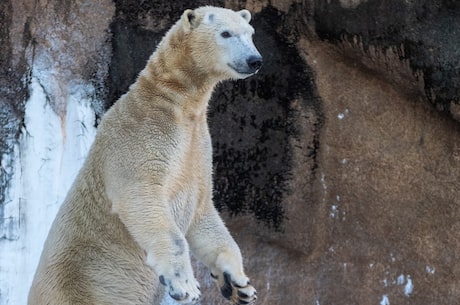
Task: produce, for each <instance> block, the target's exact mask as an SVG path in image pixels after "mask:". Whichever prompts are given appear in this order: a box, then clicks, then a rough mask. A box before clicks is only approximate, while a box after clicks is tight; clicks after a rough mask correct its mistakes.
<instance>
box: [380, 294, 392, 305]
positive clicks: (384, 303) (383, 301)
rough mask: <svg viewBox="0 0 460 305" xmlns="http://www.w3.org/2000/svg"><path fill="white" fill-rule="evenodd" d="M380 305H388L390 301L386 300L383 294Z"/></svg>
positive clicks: (386, 297)
mask: <svg viewBox="0 0 460 305" xmlns="http://www.w3.org/2000/svg"><path fill="white" fill-rule="evenodd" d="M380 305H390V300H389V299H388V296H387V295H386V294H384V295H383V296H382V300H381V301H380Z"/></svg>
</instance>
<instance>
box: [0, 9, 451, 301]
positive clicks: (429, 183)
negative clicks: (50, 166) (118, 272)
mask: <svg viewBox="0 0 460 305" xmlns="http://www.w3.org/2000/svg"><path fill="white" fill-rule="evenodd" d="M45 2H46V3H45ZM45 2H43V1H33V0H23V1H17V2H14V3H13V2H12V1H4V2H2V4H0V6H1V8H2V10H0V12H3V13H0V21H1V23H2V25H4V26H2V27H1V29H2V30H0V36H1V37H0V40H1V41H2V42H3V43H2V46H1V47H0V55H1V59H2V61H1V65H0V69H1V71H3V72H5V73H3V72H2V74H0V84H1V88H0V90H1V92H2V93H3V92H4V93H5V94H3V97H2V105H5V107H2V108H0V134H1V135H5V137H3V136H2V137H0V149H1V150H0V151H1V152H2V153H4V154H5V153H8V152H9V150H11V147H12V146H11V143H12V141H13V140H14V139H16V138H17V137H18V135H19V134H20V132H19V131H20V126H21V118H22V116H23V111H24V110H23V109H24V102H25V100H26V98H27V81H28V80H29V77H30V75H31V74H33V73H34V71H33V69H31V67H32V66H33V65H31V64H30V62H31V61H33V59H34V58H35V57H34V56H37V55H36V54H41V53H40V52H45V53H46V54H48V57H45V58H48V60H47V61H46V62H44V63H43V65H45V64H46V65H45V66H43V65H38V64H36V65H35V66H34V67H49V66H51V67H54V68H55V70H57V71H61V72H60V73H58V74H55V75H51V76H52V77H54V78H53V81H49V82H46V83H44V86H45V88H47V87H46V86H52V85H53V84H56V83H57V84H65V83H67V82H69V81H79V80H85V81H90V82H91V83H92V84H95V85H94V87H95V88H96V89H95V91H94V95H95V96H97V97H104V99H103V102H100V101H101V100H102V99H101V98H100V99H95V101H99V102H95V103H94V108H95V111H96V113H97V114H98V115H99V116H100V115H102V113H103V111H104V109H106V108H108V107H110V105H111V104H112V103H113V102H114V101H115V100H116V99H117V98H118V97H119V96H120V95H121V94H122V93H123V92H125V91H126V90H127V88H128V86H129V85H130V84H131V83H132V82H133V80H134V79H135V77H136V74H137V73H138V72H139V71H140V69H142V68H143V67H144V65H145V62H146V60H147V58H148V56H149V55H150V54H151V52H153V50H154V48H155V45H156V44H157V43H158V41H159V39H160V38H161V37H162V36H163V34H164V32H165V31H166V30H167V29H168V28H169V27H170V25H171V24H172V23H173V22H174V21H175V20H176V19H177V18H178V17H179V16H180V14H181V12H182V11H183V10H184V9H186V8H189V7H195V6H199V5H203V4H212V5H220V6H226V7H229V8H233V9H241V8H247V9H249V10H251V11H252V12H253V22H252V23H253V25H254V27H255V29H256V35H255V42H256V44H257V45H258V47H259V49H260V51H261V53H262V54H263V56H264V62H265V63H264V66H263V68H262V70H261V71H260V73H259V74H258V75H257V76H255V77H252V78H250V79H248V80H245V81H237V82H227V83H224V84H221V85H220V86H219V87H218V88H217V90H216V92H215V94H214V96H213V101H212V102H211V106H210V112H209V114H210V125H211V133H212V137H213V145H214V162H215V163H214V164H215V202H216V206H217V207H218V208H219V210H220V211H221V212H222V214H223V215H224V217H225V219H226V222H227V224H228V225H229V227H230V229H231V231H232V232H233V234H234V236H235V237H236V239H237V241H238V242H239V244H240V246H241V248H242V251H243V255H244V257H245V261H246V265H247V272H248V274H249V275H250V276H251V278H252V282H253V284H254V286H256V287H257V288H258V291H259V304H344V305H347V304H350V305H351V304H383V305H385V304H392V305H393V304H432V303H433V304H446V305H448V304H449V305H450V304H455V303H457V300H458V299H459V298H460V290H459V288H458V287H460V285H459V284H460V283H459V280H458V276H456V275H457V273H458V269H459V268H460V264H458V263H457V261H459V260H458V258H459V257H458V256H459V254H458V253H460V249H459V248H460V242H459V233H458V232H459V228H460V221H459V219H460V212H458V211H457V210H458V209H457V207H458V205H459V204H460V200H459V199H458V191H457V188H456V184H457V183H458V181H459V179H460V162H459V161H460V129H459V123H458V120H459V118H460V110H459V109H460V107H459V105H458V103H459V96H460V95H459V92H460V81H459V74H460V72H459V71H460V70H459V69H458V59H457V56H456V55H457V54H458V52H457V49H458V45H459V44H460V41H459V37H460V36H459V35H458V31H459V30H458V29H459V24H460V15H459V14H458V13H457V12H458V9H459V8H460V6H459V4H458V3H457V2H456V1H447V0H446V1H441V0H436V1H402V0H391V1H383V0H363V1H360V0H347V1H346V0H340V1H339V0H328V1H326V0H307V1H299V0H290V1H286V0H276V1H275V0H274V1H250V0H248V1H237V0H232V1H230V0H229V1H211V2H204V1H192V2H185V1H175V2H168V3H167V2H163V1H143V2H139V1H134V0H120V1H114V3H111V2H109V1H98V2H94V1H92V2H88V1H86V0H80V1H77V0H69V1H64V2H56V1H51V0H50V1H45ZM13 12H16V13H13ZM18 12H24V13H23V14H22V13H18ZM95 12H98V13H101V14H103V16H104V17H103V18H102V19H101V18H100V17H97V14H96V13H95ZM37 16H40V17H37ZM37 18H38V20H45V21H46V22H45V21H44V22H41V23H40V22H38V21H37ZM40 18H41V19H40ZM81 20H83V21H81ZM97 20H99V22H98V21H97ZM94 29H97V31H95V30H94ZM50 35H57V37H59V39H58V41H61V43H60V44H56V45H52V46H50V45H49V43H48V42H47V41H49V38H48V37H50ZM32 46H33V48H32ZM32 50H33V52H32ZM40 50H42V51H40ZM61 52H63V54H71V55H72V58H73V59H72V60H70V61H69V60H68V59H65V58H64V60H63V59H62V57H61V56H60V54H61ZM50 54H51V55H50ZM41 58H43V56H42V57H41ZM47 65H48V66H47ZM13 71H14V72H13ZM58 89H59V87H58ZM58 89H50V91H52V92H58V93H59V92H62V90H61V89H59V90H58ZM60 90H61V91H60ZM50 99H51V103H52V105H54V106H53V107H54V109H55V111H56V113H58V114H60V115H61V116H62V115H64V114H65V113H66V107H65V103H64V104H62V103H59V102H53V99H52V96H51V98H50ZM57 100H59V99H57ZM6 138H9V139H13V140H9V141H6V140H4V139H6ZM13 142H14V141H13ZM4 160H5V161H4ZM6 161H7V160H6V159H5V158H3V159H2V167H3V168H5V167H6V165H5V164H4V162H6ZM0 178H1V179H2V180H1V181H0V182H1V184H0V193H2V188H3V189H5V187H6V185H7V181H8V173H7V172H5V171H2V173H1V175H0ZM0 198H1V197H0ZM0 202H1V201H0ZM4 205H5V203H3V206H4ZM0 211H2V209H1V208H0ZM1 215H2V214H1V212H0V216H1ZM197 273H198V274H199V275H200V281H201V282H202V283H203V285H202V286H203V291H204V297H203V300H202V304H203V305H205V304H206V305H207V304H225V302H224V301H223V300H222V298H221V297H220V296H219V293H218V292H217V290H216V289H215V287H213V285H212V283H211V281H210V279H209V277H208V275H207V271H206V270H205V269H204V268H202V266H200V265H199V263H197Z"/></svg>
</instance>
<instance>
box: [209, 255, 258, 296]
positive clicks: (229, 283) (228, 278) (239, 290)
mask: <svg viewBox="0 0 460 305" xmlns="http://www.w3.org/2000/svg"><path fill="white" fill-rule="evenodd" d="M240 266H241V267H240ZM211 277H212V278H213V279H214V280H216V282H217V285H218V287H219V289H220V292H221V293H222V295H223V296H224V298H226V299H227V300H229V301H230V302H231V303H232V304H254V303H255V301H256V299H257V292H256V290H255V288H254V287H253V286H252V285H251V284H250V282H249V278H248V277H247V276H246V275H245V274H244V272H243V270H242V263H239V261H238V259H237V258H235V253H231V252H227V251H223V252H221V253H220V254H219V256H218V258H217V260H216V265H215V267H214V268H211Z"/></svg>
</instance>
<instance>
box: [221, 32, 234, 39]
mask: <svg viewBox="0 0 460 305" xmlns="http://www.w3.org/2000/svg"><path fill="white" fill-rule="evenodd" d="M220 36H222V37H223V38H230V37H232V34H230V32H229V31H223V32H222V33H220Z"/></svg>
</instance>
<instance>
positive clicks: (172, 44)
mask: <svg viewBox="0 0 460 305" xmlns="http://www.w3.org/2000/svg"><path fill="white" fill-rule="evenodd" d="M172 32H173V33H172ZM190 52H191V46H189V45H188V43H187V40H186V39H185V35H184V34H183V33H182V32H181V31H180V30H178V31H174V30H173V31H170V32H169V33H168V34H167V35H166V36H165V37H164V39H163V40H162V41H161V43H160V44H159V46H158V48H157V50H156V51H155V52H154V53H153V54H152V56H151V57H150V59H149V61H148V63H147V66H146V68H145V69H144V70H143V71H142V72H141V74H140V75H139V79H138V85H140V86H142V87H143V88H144V90H145V91H150V92H151V93H152V94H155V93H158V92H160V93H161V95H162V96H163V98H165V99H169V100H170V101H171V103H173V104H177V105H178V106H181V107H182V108H184V110H185V111H187V112H190V114H191V115H193V116H205V115H206V109H207V105H208V101H209V99H210V97H211V94H212V91H213V89H214V87H215V86H216V85H217V83H218V82H219V81H220V80H219V79H218V77H217V76H216V75H212V74H211V72H210V71H208V70H207V67H200V66H198V65H197V64H196V63H195V62H194V61H193V60H192V58H191V56H190ZM179 104H180V105H179Z"/></svg>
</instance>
